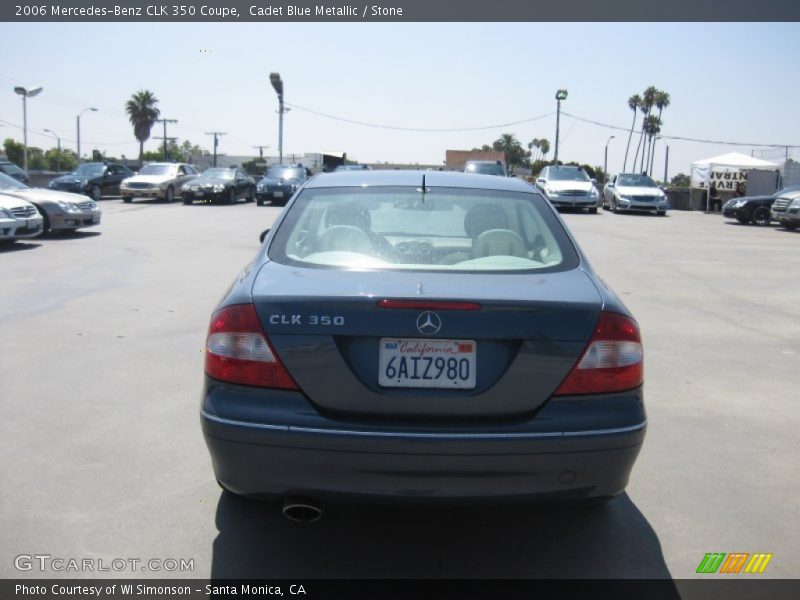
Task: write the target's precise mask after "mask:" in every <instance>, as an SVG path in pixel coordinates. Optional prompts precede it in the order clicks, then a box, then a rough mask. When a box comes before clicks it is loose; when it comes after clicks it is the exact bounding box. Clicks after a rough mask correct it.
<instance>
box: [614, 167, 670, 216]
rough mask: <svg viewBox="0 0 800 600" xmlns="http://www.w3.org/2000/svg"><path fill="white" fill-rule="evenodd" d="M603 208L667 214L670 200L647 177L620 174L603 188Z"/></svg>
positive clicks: (635, 174)
mask: <svg viewBox="0 0 800 600" xmlns="http://www.w3.org/2000/svg"><path fill="white" fill-rule="evenodd" d="M603 208H606V209H609V210H612V211H614V212H615V213H618V212H620V211H635V212H652V213H655V214H657V215H659V216H664V215H665V214H667V209H668V208H669V200H667V195H666V194H665V193H664V192H663V191H661V189H660V188H659V187H658V186H657V185H656V182H655V181H653V180H652V179H651V178H650V177H648V176H647V175H639V174H637V173H619V174H617V175H614V176H613V177H612V178H611V179H609V180H608V183H607V184H606V185H605V187H604V188H603Z"/></svg>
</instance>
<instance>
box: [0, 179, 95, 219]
mask: <svg viewBox="0 0 800 600" xmlns="http://www.w3.org/2000/svg"><path fill="white" fill-rule="evenodd" d="M0 195H2V196H3V197H6V198H17V199H19V200H25V201H26V202H30V203H31V204H33V205H34V206H35V207H36V208H37V209H38V211H39V213H40V214H41V216H42V219H43V225H42V229H43V231H44V232H47V231H74V230H75V229H80V228H82V227H92V226H94V225H97V224H98V223H100V217H101V216H102V214H103V213H102V212H101V211H100V208H99V207H98V206H97V203H96V202H95V201H94V200H91V199H88V198H86V196H83V195H81V194H72V193H70V192H58V191H55V190H45V189H42V188H32V187H29V186H27V185H25V184H24V183H22V182H21V181H17V180H16V179H13V178H11V177H9V176H8V175H6V174H5V173H0Z"/></svg>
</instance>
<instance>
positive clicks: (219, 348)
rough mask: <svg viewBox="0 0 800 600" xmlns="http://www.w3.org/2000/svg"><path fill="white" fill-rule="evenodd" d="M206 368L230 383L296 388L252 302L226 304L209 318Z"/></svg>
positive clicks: (211, 374)
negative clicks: (267, 335) (266, 333)
mask: <svg viewBox="0 0 800 600" xmlns="http://www.w3.org/2000/svg"><path fill="white" fill-rule="evenodd" d="M205 370H206V374H207V375H208V376H209V377H213V378H214V379H219V380H220V381H227V382H229V383H239V384H241V385H253V386H258V387H268V388H279V389H284V390H296V389H298V387H297V384H296V383H295V382H294V380H292V377H291V375H289V372H288V371H287V370H286V367H284V366H283V363H282V362H281V361H280V359H279V358H278V356H277V354H275V351H274V350H273V349H272V347H271V346H270V344H269V341H267V337H266V335H265V334H264V330H263V329H262V328H261V322H260V321H259V320H258V314H256V309H255V306H253V305H252V304H236V305H234V306H228V307H226V308H222V309H220V310H218V311H217V312H215V313H214V316H213V317H211V325H210V326H209V328H208V338H206V361H205Z"/></svg>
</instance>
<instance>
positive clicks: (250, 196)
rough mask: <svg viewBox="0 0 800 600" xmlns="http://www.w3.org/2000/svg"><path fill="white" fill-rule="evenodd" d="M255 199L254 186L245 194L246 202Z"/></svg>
mask: <svg viewBox="0 0 800 600" xmlns="http://www.w3.org/2000/svg"><path fill="white" fill-rule="evenodd" d="M255 201H256V188H254V187H252V188H250V192H249V193H248V194H247V202H255Z"/></svg>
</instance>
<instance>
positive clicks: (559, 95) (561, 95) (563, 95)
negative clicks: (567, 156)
mask: <svg viewBox="0 0 800 600" xmlns="http://www.w3.org/2000/svg"><path fill="white" fill-rule="evenodd" d="M566 99H567V90H558V91H557V92H556V149H555V152H554V154H553V164H554V165H558V130H559V127H560V125H561V101H562V100H566Z"/></svg>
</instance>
